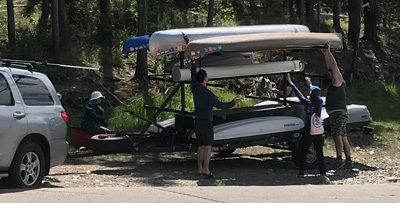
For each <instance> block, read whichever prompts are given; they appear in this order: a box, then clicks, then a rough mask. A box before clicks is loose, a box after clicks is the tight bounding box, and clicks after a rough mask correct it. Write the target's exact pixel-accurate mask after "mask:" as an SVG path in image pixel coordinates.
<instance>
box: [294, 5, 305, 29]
mask: <svg viewBox="0 0 400 203" xmlns="http://www.w3.org/2000/svg"><path fill="white" fill-rule="evenodd" d="M296 3H297V15H298V16H299V21H300V24H302V25H305V23H306V20H305V16H304V7H305V4H304V0H297V2H296Z"/></svg>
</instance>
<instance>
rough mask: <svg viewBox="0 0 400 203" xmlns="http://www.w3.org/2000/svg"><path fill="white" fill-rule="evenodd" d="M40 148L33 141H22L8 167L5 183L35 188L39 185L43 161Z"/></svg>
mask: <svg viewBox="0 0 400 203" xmlns="http://www.w3.org/2000/svg"><path fill="white" fill-rule="evenodd" d="M44 161H45V159H44V155H43V151H42V149H41V148H40V147H39V145H37V144H36V143H34V142H24V143H22V144H21V146H20V147H19V148H18V151H17V153H16V154H15V157H14V160H13V162H12V164H11V167H10V169H9V177H8V178H7V179H5V181H6V184H7V185H8V186H11V187H17V188H28V187H31V188H37V187H39V186H40V185H41V183H42V180H43V177H44V172H45V163H44Z"/></svg>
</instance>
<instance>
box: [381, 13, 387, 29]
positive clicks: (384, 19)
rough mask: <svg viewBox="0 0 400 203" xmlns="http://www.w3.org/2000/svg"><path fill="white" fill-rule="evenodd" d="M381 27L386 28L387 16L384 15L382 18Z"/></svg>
mask: <svg viewBox="0 0 400 203" xmlns="http://www.w3.org/2000/svg"><path fill="white" fill-rule="evenodd" d="M382 26H383V28H387V15H384V16H383V19H382Z"/></svg>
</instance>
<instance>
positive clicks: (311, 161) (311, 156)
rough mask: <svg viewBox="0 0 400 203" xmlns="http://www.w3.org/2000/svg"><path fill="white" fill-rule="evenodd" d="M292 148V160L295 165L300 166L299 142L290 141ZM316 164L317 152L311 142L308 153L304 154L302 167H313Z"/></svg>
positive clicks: (300, 147) (315, 166)
mask: <svg viewBox="0 0 400 203" xmlns="http://www.w3.org/2000/svg"><path fill="white" fill-rule="evenodd" d="M290 148H291V150H292V160H293V162H294V164H295V165H296V166H297V167H300V162H301V161H300V160H301V150H302V146H301V144H300V142H296V143H292V144H291V145H290ZM317 166H318V161H317V153H316V151H315V148H314V144H311V146H310V149H309V151H308V153H307V154H306V164H305V166H304V169H315V168H317Z"/></svg>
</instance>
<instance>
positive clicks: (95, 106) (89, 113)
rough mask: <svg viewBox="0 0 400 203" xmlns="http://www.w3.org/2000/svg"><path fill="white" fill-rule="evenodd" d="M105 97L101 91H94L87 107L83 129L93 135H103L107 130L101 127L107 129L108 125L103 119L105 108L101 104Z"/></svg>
mask: <svg viewBox="0 0 400 203" xmlns="http://www.w3.org/2000/svg"><path fill="white" fill-rule="evenodd" d="M104 98H105V97H104V96H103V95H102V94H101V92H99V91H94V92H93V93H92V95H91V97H90V100H89V102H88V103H87V104H86V106H85V110H84V113H83V119H82V122H81V128H82V129H83V130H85V131H87V132H89V133H92V134H102V133H105V130H104V129H102V128H101V127H107V126H108V123H107V121H105V120H104V118H103V112H104V110H103V108H101V107H100V103H101V102H102V101H103V99H104Z"/></svg>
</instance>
